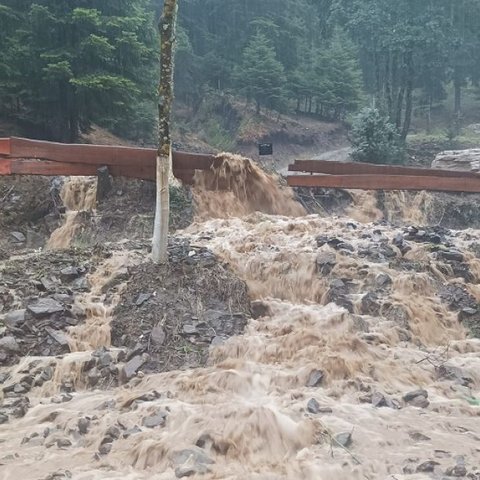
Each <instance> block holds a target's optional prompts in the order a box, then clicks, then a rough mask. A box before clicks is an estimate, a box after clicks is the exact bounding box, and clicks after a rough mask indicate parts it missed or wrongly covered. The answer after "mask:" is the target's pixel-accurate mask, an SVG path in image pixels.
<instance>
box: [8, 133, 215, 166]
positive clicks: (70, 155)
mask: <svg viewBox="0 0 480 480" xmlns="http://www.w3.org/2000/svg"><path fill="white" fill-rule="evenodd" d="M0 154H3V155H8V156H10V157H11V158H29V159H44V160H50V161H53V162H63V163H74V164H79V163H80V164H87V165H96V166H103V165H107V166H109V167H110V166H115V165H117V166H124V167H131V166H143V167H150V166H152V165H153V166H154V165H155V163H156V154H157V152H156V150H154V149H151V148H136V147H118V146H108V145H79V144H71V145H70V144H63V143H54V142H43V141H40V140H28V139H25V138H16V137H13V138H11V139H1V140H0ZM214 160H215V156H214V155H205V154H198V153H186V152H174V153H173V163H174V167H175V168H178V169H183V170H196V169H198V170H208V169H210V168H211V167H212V165H213V163H214Z"/></svg>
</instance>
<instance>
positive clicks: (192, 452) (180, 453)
mask: <svg viewBox="0 0 480 480" xmlns="http://www.w3.org/2000/svg"><path fill="white" fill-rule="evenodd" d="M172 460H173V462H174V464H175V465H177V466H181V465H184V464H185V463H187V462H189V463H191V464H204V465H211V464H212V463H214V461H213V460H212V459H211V458H210V457H208V456H207V454H206V453H205V452H204V451H203V450H202V449H201V448H198V447H192V448H186V449H184V450H177V451H176V452H173V455H172Z"/></svg>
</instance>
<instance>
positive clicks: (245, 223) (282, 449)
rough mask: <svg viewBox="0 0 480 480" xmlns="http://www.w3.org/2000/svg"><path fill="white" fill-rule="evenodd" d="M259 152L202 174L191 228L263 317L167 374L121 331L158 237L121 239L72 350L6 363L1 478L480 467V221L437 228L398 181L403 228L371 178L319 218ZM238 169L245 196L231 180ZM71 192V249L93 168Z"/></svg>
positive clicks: (336, 473)
mask: <svg viewBox="0 0 480 480" xmlns="http://www.w3.org/2000/svg"><path fill="white" fill-rule="evenodd" d="M239 168H240V170H241V171H240V172H239V171H238V169H239ZM242 168H243V167H239V166H238V164H237V163H235V159H232V160H231V161H230V163H229V164H228V168H224V170H223V171H222V172H214V173H212V174H210V176H208V177H204V178H202V179H200V180H198V184H197V185H198V186H197V190H196V191H195V192H194V199H195V201H196V203H197V212H198V218H197V221H196V222H194V223H193V224H192V225H190V226H189V227H188V228H187V229H186V230H184V231H182V232H178V233H177V234H176V235H178V236H181V237H182V238H184V239H186V240H188V242H189V245H191V246H192V247H190V248H191V250H192V252H193V253H189V255H190V256H191V257H192V258H194V257H195V255H198V253H195V252H198V251H200V250H199V249H204V250H202V251H209V252H212V254H214V255H215V257H216V258H217V259H218V261H219V262H221V263H222V264H224V265H225V268H228V269H230V270H231V271H232V272H233V274H235V275H236V276H237V277H238V278H239V279H240V280H242V281H243V282H245V284H246V287H247V289H248V295H249V297H250V300H251V302H252V304H251V312H250V313H251V314H250V315H249V317H248V319H247V321H246V322H245V323H246V325H245V327H244V329H243V332H242V333H241V334H238V335H233V336H230V337H229V338H223V337H222V336H221V335H220V334H218V332H212V333H208V332H207V333H208V335H210V336H209V337H208V338H209V340H208V342H209V345H207V347H205V348H207V350H206V351H207V352H208V361H207V362H206V365H205V366H203V367H196V368H188V365H186V366H185V367H184V368H182V369H181V370H175V371H164V372H155V371H148V368H146V366H147V365H148V359H147V357H148V355H149V353H148V349H147V350H145V351H137V352H135V351H129V352H125V350H124V349H122V346H121V345H120V346H118V345H116V346H112V340H111V339H112V332H111V328H112V325H113V324H114V322H113V320H114V315H115V308H116V306H117V304H118V303H119V302H121V301H122V300H121V299H122V294H123V292H124V291H125V289H126V288H127V285H128V281H129V280H128V272H129V271H130V269H132V268H135V267H138V266H139V265H141V264H142V263H144V262H147V261H148V252H147V249H146V247H145V249H143V250H142V249H141V248H138V249H132V248H131V245H130V244H129V243H128V241H125V242H124V243H120V244H118V245H116V246H115V248H112V254H111V255H105V256H104V258H102V259H101V261H99V263H98V264H97V265H95V268H94V269H92V271H91V273H89V274H88V275H87V276H86V277H87V280H88V288H85V289H84V291H83V293H78V294H76V295H75V298H74V302H73V306H72V307H71V308H72V309H74V310H75V311H79V312H81V313H82V318H83V320H82V321H81V322H79V323H78V324H76V325H71V326H69V327H68V328H65V329H64V334H65V339H64V342H65V345H64V348H65V352H64V353H62V354H61V355H53V354H51V355H36V356H29V355H28V354H26V355H23V354H22V355H21V356H19V358H18V361H16V362H14V363H13V364H8V365H7V363H8V360H5V362H4V364H3V366H2V367H0V381H1V387H2V390H0V392H1V393H0V479H1V480H18V479H25V480H27V479H28V480H29V479H32V480H47V479H49V480H60V479H69V478H71V479H75V480H77V479H78V480H103V479H123V480H140V479H158V480H160V479H165V480H171V479H174V478H194V479H204V480H210V479H221V480H230V479H231V480H233V479H238V480H243V479H252V480H253V479H255V480H264V479H265V480H276V479H288V480H301V479H305V480H337V479H338V480H351V479H362V480H363V479H371V480H374V479H392V480H394V479H397V480H400V479H409V480H421V479H425V480H426V479H432V478H438V479H443V478H453V477H457V478H463V477H464V478H470V479H479V478H480V340H479V339H478V338H476V336H475V332H477V334H478V332H479V331H480V328H479V325H480V310H479V306H478V303H479V302H480V285H479V284H480V259H479V258H478V254H479V250H478V248H477V246H478V243H479V242H480V232H479V231H478V230H474V229H466V230H462V231H454V230H447V229H440V228H436V227H425V226H424V225H422V219H423V218H424V217H423V216H422V208H424V207H425V205H426V202H427V203H428V199H426V198H425V195H424V194H422V195H423V196H421V197H418V203H417V204H413V205H412V204H410V203H409V204H406V203H405V199H404V197H402V196H401V195H400V194H391V195H389V196H388V198H387V207H388V205H391V206H392V209H393V206H394V207H395V209H396V211H398V210H399V209H403V211H404V212H405V214H406V215H405V216H406V217H407V218H406V222H407V224H406V225H405V226H401V227H399V226H393V224H391V223H390V222H389V219H388V218H387V219H385V218H384V215H382V212H381V211H380V210H379V209H378V208H377V205H376V203H375V199H374V197H373V196H372V195H371V194H369V193H368V192H363V193H361V192H353V193H352V195H353V198H354V200H355V204H354V205H353V206H352V207H351V209H350V210H349V211H348V212H347V214H346V215H345V216H341V217H333V216H319V215H308V214H307V213H306V212H305V211H304V209H303V207H301V205H300V204H298V203H297V202H296V201H295V199H294V196H293V193H292V192H290V191H289V190H287V189H283V188H280V187H278V186H277V183H276V181H275V180H274V179H273V177H270V176H268V175H266V174H264V173H263V172H260V171H259V170H258V169H257V168H258V167H256V166H255V165H253V164H252V165H251V166H249V167H248V168H250V171H248V172H245V171H243V170H242ZM242 175H244V176H242ZM232 178H237V179H238V178H240V179H241V182H240V183H238V182H237V183H235V186H234V187H232V186H231V185H230V187H229V189H230V192H229V193H225V192H223V193H222V194H221V195H222V196H220V194H219V193H218V192H214V191H212V190H214V183H215V182H216V183H219V182H220V183H221V182H227V183H229V182H231V181H232ZM252 178H253V179H254V183H252V182H250V181H249V179H252ZM252 186H253V187H254V188H253V189H252V190H249V188H251V187H252ZM62 195H63V198H64V202H65V204H66V206H67V207H68V210H69V211H68V212H67V213H66V215H65V224H64V226H63V227H61V230H59V231H56V232H54V234H53V235H52V238H51V242H50V243H49V248H51V249H58V248H60V249H61V248H65V247H67V246H68V245H69V243H70V241H71V240H72V238H74V236H75V235H76V234H77V231H76V229H75V222H74V216H75V215H76V212H77V211H81V210H85V209H90V208H92V207H93V206H94V200H93V199H94V195H95V192H94V186H93V187H92V185H91V184H90V183H89V181H87V180H83V181H82V180H81V179H77V180H75V181H72V182H70V183H67V184H66V186H65V187H64V191H63V194H62ZM419 195H420V194H419ZM388 202H390V203H388ZM258 210H259V211H258ZM219 217H223V218H219ZM126 240H128V239H126ZM108 248H110V247H108ZM195 249H197V250H195ZM40 254H41V253H39V252H24V253H21V254H19V255H20V256H21V255H24V256H27V255H30V256H32V257H35V255H40ZM187 257H188V255H187ZM6 265H7V264H6V262H5V261H2V262H0V275H6V274H7V272H6ZM0 278H3V277H0ZM114 278H120V280H119V281H118V282H116V284H115V289H114V290H113V293H110V294H108V295H107V294H106V286H107V285H111V283H112V279H114ZM122 279H123V281H122ZM8 288H13V287H12V286H10V287H8ZM161 288H162V281H161V278H158V288H157V290H158V292H160V291H161ZM212 288H213V287H212ZM158 292H157V294H158ZM152 295H153V293H152ZM232 295H233V293H232ZM13 296H14V297H15V298H14V300H13V301H12V302H13V303H11V304H9V309H8V310H9V311H17V310H18V309H19V307H20V306H21V305H20V304H21V303H22V298H20V297H19V296H18V294H17V296H15V292H14V294H13ZM56 301H57V302H61V299H60V297H58V298H57V299H56ZM138 301H139V302H140V301H142V302H145V305H146V307H145V308H148V303H147V302H148V299H143V298H142V299H140V300H138ZM197 301H198V302H199V304H198V305H196V307H195V308H196V311H199V312H201V311H202V305H201V301H202V300H201V298H199V299H197ZM52 306H54V304H53V303H50V307H52ZM140 306H141V304H140ZM140 306H139V308H140ZM37 307H38V305H37ZM28 308H30V307H28ZM142 308H143V307H142ZM203 310H205V309H203ZM37 312H38V310H37ZM8 313H9V312H8V311H4V312H2V314H3V317H4V318H3V321H2V323H1V324H0V326H1V325H5V327H2V328H3V329H2V330H0V331H1V332H2V335H3V336H2V338H0V345H3V347H2V348H4V350H5V351H7V350H8V348H10V349H11V352H10V353H9V355H15V354H16V353H15V352H17V354H18V349H20V348H21V337H20V335H21V333H20V332H19V331H17V330H14V329H21V328H22V326H21V323H20V322H19V323H15V322H14V321H13V320H9V321H6V319H5V318H6V317H5V315H6V314H8ZM235 313H236V312H234V311H232V312H231V314H232V316H234V315H235ZM166 315H168V312H167V313H166ZM199 315H200V314H199ZM8 318H10V319H11V318H13V317H11V316H10V317H8ZM194 320H195V321H196V323H195V326H196V328H198V329H200V327H201V325H200V324H201V322H200V320H201V319H198V318H196V319H194ZM140 321H141V319H140V318H139V317H137V318H136V317H135V315H134V314H132V317H131V322H140ZM165 321H166V320H165ZM8 322H10V323H8ZM112 322H113V323H112ZM12 325H14V326H13V327H12ZM190 327H191V325H190V324H189V328H190ZM191 328H193V327H191ZM9 329H10V330H11V332H13V333H9V332H10V330H9ZM56 331H57V330H55V332H56ZM186 334H188V335H190V337H189V338H192V337H194V336H195V335H196V333H195V332H194V331H193V330H190V331H187V333H186ZM15 335H18V336H15ZM160 336H161V329H160V327H159V326H157V330H156V331H155V332H151V335H150V337H149V339H148V342H149V343H148V345H150V344H151V342H159V344H160V345H161V340H158V337H160ZM5 338H7V340H5ZM8 339H10V340H8ZM12 339H13V340H12ZM15 339H17V340H15ZM57 340H60V339H58V335H57ZM125 340H128V339H125ZM2 341H3V343H2ZM197 341H198V335H197ZM202 341H203V340H202ZM8 342H10V343H9V344H8V345H7V343H8ZM14 342H18V343H19V345H17V346H15V344H14ZM192 342H193V340H192ZM210 342H211V343H210ZM192 345H193V346H192V348H196V347H195V344H194V342H193V343H192ZM102 347H105V348H102ZM182 348H184V347H182ZM160 350H161V349H160ZM92 353H95V355H94V357H92ZM187 353H188V352H187ZM182 354H183V355H184V357H185V352H182ZM92 358H95V359H96V360H95V362H94V364H95V367H92V365H91V362H92ZM136 358H140V360H138V362H140V363H139V365H143V367H142V366H137V367H136V368H135V365H132V360H134V359H136ZM182 358H183V357H182ZM94 370H96V372H95V374H97V372H98V378H95V379H94V380H95V381H93V380H92V378H91V377H92V375H93V374H92V371H94ZM107 370H108V371H107ZM103 372H107V373H103ZM102 376H103V377H102ZM102 378H103V380H102ZM105 379H106V380H105ZM104 380H105V381H104Z"/></svg>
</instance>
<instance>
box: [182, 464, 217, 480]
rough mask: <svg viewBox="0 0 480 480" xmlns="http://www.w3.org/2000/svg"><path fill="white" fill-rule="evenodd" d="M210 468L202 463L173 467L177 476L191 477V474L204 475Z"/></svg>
mask: <svg viewBox="0 0 480 480" xmlns="http://www.w3.org/2000/svg"><path fill="white" fill-rule="evenodd" d="M209 471H210V469H209V468H208V467H207V466H206V465H204V464H203V463H200V464H196V465H192V466H182V467H177V468H176V469H175V476H176V477H177V478H184V477H191V476H192V475H205V474H206V473H208V472H209Z"/></svg>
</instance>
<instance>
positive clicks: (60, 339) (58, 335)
mask: <svg viewBox="0 0 480 480" xmlns="http://www.w3.org/2000/svg"><path fill="white" fill-rule="evenodd" d="M45 331H46V332H47V333H48V334H49V335H50V336H51V337H52V338H53V339H54V340H55V341H56V342H57V343H59V344H60V345H61V346H62V347H67V346H68V337H67V335H66V334H65V333H64V332H62V331H61V330H54V329H53V328H50V327H45Z"/></svg>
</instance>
